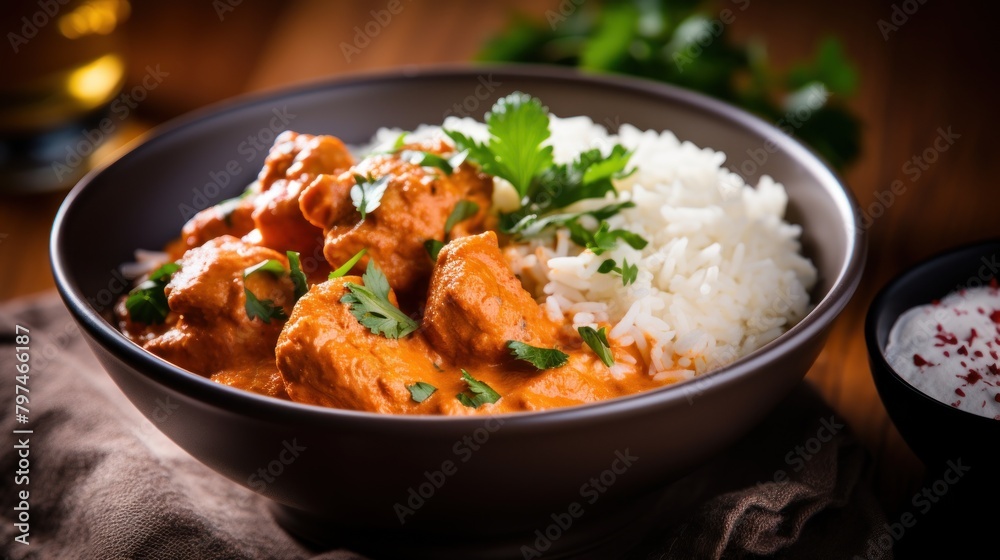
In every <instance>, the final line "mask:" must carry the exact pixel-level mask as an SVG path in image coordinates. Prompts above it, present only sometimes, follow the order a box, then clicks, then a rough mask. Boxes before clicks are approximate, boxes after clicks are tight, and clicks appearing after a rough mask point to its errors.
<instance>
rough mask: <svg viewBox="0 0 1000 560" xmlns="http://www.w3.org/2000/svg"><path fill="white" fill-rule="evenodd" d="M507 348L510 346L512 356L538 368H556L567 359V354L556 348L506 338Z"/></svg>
mask: <svg viewBox="0 0 1000 560" xmlns="http://www.w3.org/2000/svg"><path fill="white" fill-rule="evenodd" d="M507 348H510V353H511V355H512V356H514V357H515V358H517V359H518V360H523V361H525V362H528V363H529V364H531V365H533V366H535V368H536V369H539V370H543V369H552V368H557V367H560V366H563V365H565V364H566V362H567V361H568V360H569V355H567V354H566V353H564V352H561V351H560V350H558V349H556V348H539V347H537V346H531V345H530V344H526V343H524V342H518V341H516V340H508V341H507Z"/></svg>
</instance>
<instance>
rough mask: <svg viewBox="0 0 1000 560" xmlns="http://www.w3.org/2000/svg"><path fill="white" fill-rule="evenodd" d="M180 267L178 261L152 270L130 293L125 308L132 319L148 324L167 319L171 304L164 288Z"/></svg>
mask: <svg viewBox="0 0 1000 560" xmlns="http://www.w3.org/2000/svg"><path fill="white" fill-rule="evenodd" d="M180 268H181V265H179V264H177V263H166V264H164V265H162V266H160V267H159V268H157V269H156V270H154V271H153V272H150V273H149V277H148V278H147V279H146V280H145V281H144V282H142V283H141V284H139V285H138V286H136V287H135V288H133V289H132V290H131V291H130V292H129V293H128V298H127V299H126V300H125V309H126V310H128V316H129V318H130V319H131V320H133V321H135V322H138V323H145V324H147V325H153V324H157V323H162V322H163V321H164V320H166V318H167V314H169V313H170V306H169V305H167V296H166V294H165V293H164V292H163V289H164V288H166V286H167V284H168V283H169V282H170V278H171V276H172V275H173V274H174V273H175V272H177V271H178V270H180Z"/></svg>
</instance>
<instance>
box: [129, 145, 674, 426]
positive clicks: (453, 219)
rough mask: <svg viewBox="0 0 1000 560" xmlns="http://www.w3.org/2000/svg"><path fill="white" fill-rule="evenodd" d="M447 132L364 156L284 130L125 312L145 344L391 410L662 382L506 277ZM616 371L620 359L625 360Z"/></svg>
mask: <svg viewBox="0 0 1000 560" xmlns="http://www.w3.org/2000/svg"><path fill="white" fill-rule="evenodd" d="M456 155H460V156H461V155H464V154H460V153H459V151H458V149H457V148H456V147H455V146H452V145H449V143H447V142H443V141H434V142H429V141H423V142H419V143H405V142H400V143H398V145H397V146H394V147H393V149H391V150H388V151H385V152H382V153H374V154H370V155H368V156H366V157H364V158H363V159H361V160H360V161H357V160H356V159H355V157H354V156H353V155H352V154H351V152H350V151H349V150H348V148H347V147H346V146H345V145H344V143H343V142H341V141H340V140H338V139H337V138H335V137H332V136H313V135H308V134H298V133H295V132H290V131H289V132H285V133H283V134H281V135H280V136H279V137H278V138H277V140H276V142H275V143H274V146H273V148H272V149H271V150H270V153H269V155H268V156H267V158H266V161H265V163H264V166H263V169H262V170H261V171H260V174H259V176H258V178H257V180H256V181H255V182H254V183H253V184H251V186H250V187H249V188H248V189H247V191H246V193H244V195H243V196H241V197H239V198H237V199H233V200H229V201H225V202H223V203H221V204H218V205H216V206H212V207H210V208H207V209H205V210H203V211H201V212H200V213H198V214H197V215H195V216H194V217H193V218H191V220H190V221H189V222H188V223H187V224H186V225H184V227H183V230H182V231H181V235H180V236H179V238H178V239H176V240H175V241H173V242H172V243H170V244H169V245H168V246H167V247H166V253H167V254H168V261H169V262H168V263H167V264H165V265H164V266H162V267H160V268H159V269H157V270H155V271H153V272H152V273H150V274H148V275H147V276H146V277H145V278H144V279H143V282H142V283H141V284H139V285H138V286H137V287H136V289H135V290H133V291H132V292H131V293H130V294H129V295H128V296H127V297H126V298H123V299H122V300H121V301H120V302H119V304H118V306H117V308H116V316H117V320H118V321H119V327H120V330H121V331H122V332H123V333H124V334H125V335H126V336H127V337H128V338H130V339H131V340H133V341H135V342H136V343H137V344H139V345H141V346H142V347H143V348H145V349H146V350H148V351H149V352H151V353H153V354H155V355H157V356H159V357H161V358H163V359H165V360H167V361H169V362H171V363H173V364H176V365H177V366H180V367H182V368H185V369H188V370H190V371H192V372H195V373H198V374H200V375H203V376H206V377H209V378H211V379H212V380H214V381H216V382H218V383H222V384H225V385H230V386H232V387H237V388H241V389H245V390H248V391H252V392H255V393H259V394H263V395H269V396H272V397H276V398H280V399H290V400H292V401H295V402H300V403H308V404H314V405H320V406H325V407H335V408H341V409H350V410H359V411H371V412H378V413H393V414H447V415H468V414H483V413H500V412H511V411H534V410H545V409H551V408H555V407H564V406H571V405H576V404H582V403H590V402H595V401H600V400H605V399H609V398H613V397H618V396H623V395H628V394H632V393H636V392H639V391H644V390H648V389H651V388H654V387H658V386H661V385H662V384H663V383H662V382H660V381H654V380H653V378H652V377H651V376H650V375H648V374H647V373H646V367H645V365H644V363H643V359H642V356H640V355H639V353H638V351H637V350H636V349H635V347H634V345H632V346H621V345H619V344H617V343H616V341H614V340H608V338H607V336H606V333H605V330H604V329H600V330H597V329H588V330H586V332H585V331H584V329H573V328H572V327H571V326H570V325H568V324H567V323H566V322H559V321H553V320H552V319H551V318H550V317H549V316H547V315H546V313H544V312H543V309H542V307H541V306H540V305H539V303H538V302H536V300H535V299H534V298H533V297H532V295H531V294H529V293H528V292H527V291H526V290H525V289H524V287H522V284H521V281H520V280H519V279H518V278H517V277H516V276H515V275H514V274H513V273H512V272H511V269H510V267H509V265H508V263H507V262H506V261H505V258H504V255H503V253H502V252H501V246H502V245H503V244H504V243H507V242H509V239H508V236H506V235H499V236H498V234H497V233H496V229H497V228H496V221H497V219H498V218H497V215H496V213H495V212H493V211H492V209H491V200H492V195H493V188H494V187H493V185H494V177H493V176H492V175H490V174H488V173H487V172H486V169H485V167H486V166H481V165H478V164H476V163H474V162H472V161H470V160H469V159H465V160H464V161H463V158H462V157H456ZM610 364H615V365H614V368H612V367H610Z"/></svg>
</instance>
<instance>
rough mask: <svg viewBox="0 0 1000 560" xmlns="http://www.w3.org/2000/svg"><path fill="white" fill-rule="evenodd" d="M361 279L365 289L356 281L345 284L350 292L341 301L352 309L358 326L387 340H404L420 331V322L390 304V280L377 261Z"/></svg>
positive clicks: (369, 266) (371, 262)
mask: <svg viewBox="0 0 1000 560" xmlns="http://www.w3.org/2000/svg"><path fill="white" fill-rule="evenodd" d="M362 280H363V281H364V285H363V286H360V285H358V284H355V283H353V282H348V283H346V284H344V287H345V288H347V290H348V292H350V293H348V294H345V295H344V297H342V298H340V301H341V303H346V304H348V305H349V306H350V310H351V314H353V315H354V316H355V317H356V318H357V320H358V322H359V323H361V324H362V325H364V326H365V327H367V328H368V329H369V330H371V331H372V332H373V333H374V334H381V335H382V336H384V337H386V338H402V337H404V336H406V335H408V334H410V333H412V332H413V331H415V330H417V327H419V325H418V324H417V322H416V321H414V320H413V319H411V318H409V317H408V316H407V315H406V314H405V313H403V312H402V311H400V309H399V308H398V307H396V306H395V305H393V304H392V302H390V301H389V281H388V280H387V279H386V277H385V274H383V273H382V271H381V270H379V268H378V266H377V265H376V264H375V261H374V260H369V261H368V269H367V270H366V271H365V274H364V276H362Z"/></svg>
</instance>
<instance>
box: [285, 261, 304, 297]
mask: <svg viewBox="0 0 1000 560" xmlns="http://www.w3.org/2000/svg"><path fill="white" fill-rule="evenodd" d="M285 256H286V257H288V276H289V277H291V279H292V284H294V285H295V301H299V298H300V297H302V296H304V295H305V294H306V292H308V291H309V283H308V282H306V274H305V273H304V272H302V263H301V261H300V260H299V254H298V253H297V252H295V251H285Z"/></svg>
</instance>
